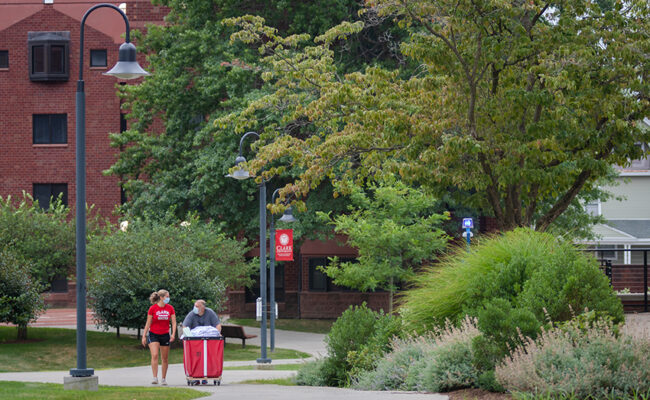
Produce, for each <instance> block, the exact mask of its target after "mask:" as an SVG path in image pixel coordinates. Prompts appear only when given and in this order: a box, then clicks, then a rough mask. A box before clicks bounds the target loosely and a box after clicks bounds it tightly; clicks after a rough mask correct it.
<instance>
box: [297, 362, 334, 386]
mask: <svg viewBox="0 0 650 400" xmlns="http://www.w3.org/2000/svg"><path fill="white" fill-rule="evenodd" d="M324 365H325V359H324V358H321V359H318V360H315V361H309V362H306V363H305V364H303V365H302V366H301V367H300V369H299V370H298V374H297V375H296V384H297V385H298V386H327V382H326V381H325V373H324V370H323V367H324Z"/></svg>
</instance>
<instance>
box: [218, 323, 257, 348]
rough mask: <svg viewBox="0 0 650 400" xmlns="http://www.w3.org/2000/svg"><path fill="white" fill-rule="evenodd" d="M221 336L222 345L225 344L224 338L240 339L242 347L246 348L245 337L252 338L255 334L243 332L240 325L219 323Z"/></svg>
mask: <svg viewBox="0 0 650 400" xmlns="http://www.w3.org/2000/svg"><path fill="white" fill-rule="evenodd" d="M221 336H223V345H224V346H225V345H226V338H235V339H241V347H242V349H244V348H246V339H252V338H255V337H257V335H247V334H246V333H244V327H243V326H241V325H221Z"/></svg>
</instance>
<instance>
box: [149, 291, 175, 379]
mask: <svg viewBox="0 0 650 400" xmlns="http://www.w3.org/2000/svg"><path fill="white" fill-rule="evenodd" d="M149 301H150V302H151V307H149V312H147V324H146V325H145V327H144V332H143V334H142V345H143V346H146V345H147V344H148V345H149V351H150V352H151V371H152V372H153V380H152V381H151V383H152V384H154V385H155V384H157V383H158V352H159V351H160V358H161V359H162V381H160V383H161V384H162V385H167V380H166V378H167V368H168V366H169V343H171V342H173V341H174V337H175V336H176V312H175V311H174V307H172V306H171V305H170V304H169V292H168V291H166V290H165V289H161V290H159V291H157V292H153V293H151V296H149ZM170 321H171V325H172V334H171V336H170V335H169V323H170Z"/></svg>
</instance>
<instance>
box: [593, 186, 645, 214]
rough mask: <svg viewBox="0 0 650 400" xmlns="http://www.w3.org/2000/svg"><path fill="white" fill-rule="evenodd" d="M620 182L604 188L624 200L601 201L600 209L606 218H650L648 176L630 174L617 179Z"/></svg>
mask: <svg viewBox="0 0 650 400" xmlns="http://www.w3.org/2000/svg"><path fill="white" fill-rule="evenodd" d="M618 180H619V181H620V182H621V184H620V185H618V186H615V187H609V188H606V189H607V190H609V191H611V192H612V193H615V194H616V195H617V196H624V197H625V200H623V201H617V200H614V199H612V200H609V201H607V202H604V203H602V205H601V211H602V214H603V216H604V217H605V218H607V219H630V218H634V219H637V218H649V219H650V176H632V177H627V178H619V179H618Z"/></svg>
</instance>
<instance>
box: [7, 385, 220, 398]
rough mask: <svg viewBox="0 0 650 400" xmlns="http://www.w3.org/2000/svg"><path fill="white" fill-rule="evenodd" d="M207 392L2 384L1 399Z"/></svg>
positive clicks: (196, 394)
mask: <svg viewBox="0 0 650 400" xmlns="http://www.w3.org/2000/svg"><path fill="white" fill-rule="evenodd" d="M209 395H210V393H206V392H200V391H198V390H194V389H177V388H137V387H119V386H99V390H98V391H96V392H86V391H83V390H63V385H60V384H55V383H32V382H2V381H0V399H12V400H13V399H34V400H42V399H43V400H77V399H79V400H86V399H88V400H91V399H93V400H94V399H101V400H113V399H114V400H118V399H119V400H122V399H137V400H141V399H151V400H185V399H197V398H199V397H206V396H209Z"/></svg>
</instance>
